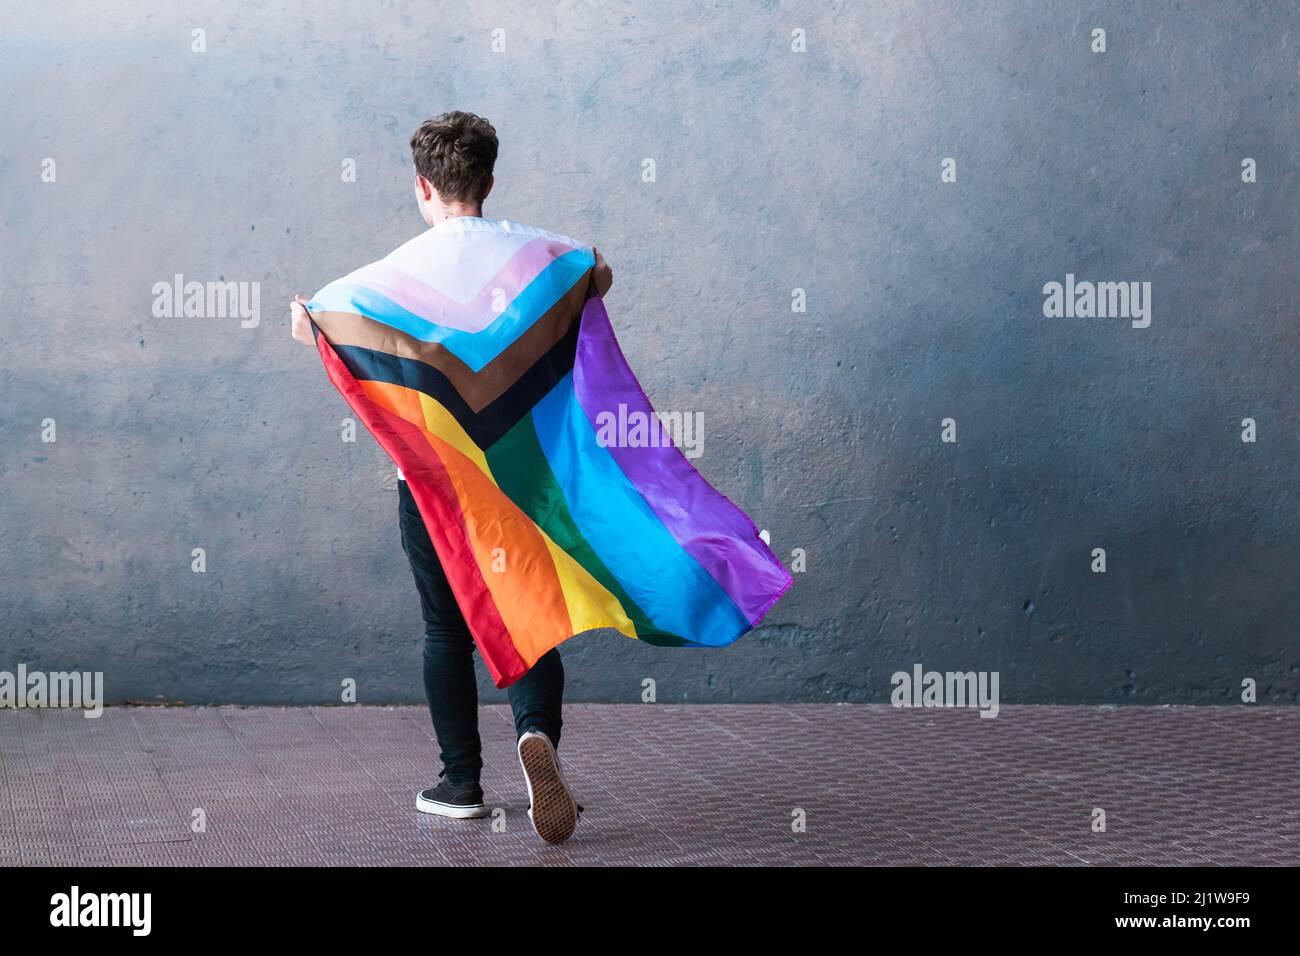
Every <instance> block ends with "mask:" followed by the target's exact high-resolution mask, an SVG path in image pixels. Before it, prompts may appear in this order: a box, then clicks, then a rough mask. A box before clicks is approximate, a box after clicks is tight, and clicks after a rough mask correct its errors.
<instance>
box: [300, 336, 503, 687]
mask: <svg viewBox="0 0 1300 956" xmlns="http://www.w3.org/2000/svg"><path fill="white" fill-rule="evenodd" d="M316 348H317V350H318V351H319V352H320V357H321V361H322V362H324V363H325V374H326V375H328V376H329V379H330V381H331V382H333V383H334V387H335V388H337V389H338V390H339V393H340V394H341V395H342V396H343V397H344V398H345V399H347V403H348V404H349V405H351V406H352V410H353V411H355V412H356V413H357V415H358V416H359V417H360V418H361V421H362V423H363V424H364V425H365V426H366V428H368V429H369V430H370V434H372V435H374V436H375V440H376V441H377V442H379V444H380V446H381V447H383V449H384V451H386V452H388V455H389V457H390V458H392V459H393V461H395V462H396V463H397V467H398V468H400V469H401V470H402V474H403V475H405V476H406V484H407V487H409V488H410V489H411V494H412V496H413V497H414V498H415V503H416V504H417V505H418V506H419V508H420V514H421V516H423V517H424V519H425V520H424V524H425V527H426V528H427V529H428V531H429V539H430V540H431V541H432V542H433V547H434V550H435V551H436V552H437V553H438V560H439V561H441V562H442V568H443V571H444V572H445V573H446V575H447V582H448V583H449V584H450V585H451V590H452V593H453V594H455V595H456V602H457V603H458V604H459V605H460V609H461V613H463V614H464V615H465V622H466V623H467V624H468V625H469V630H470V634H471V635H473V637H474V642H475V643H476V644H477V645H478V649H479V653H480V654H482V656H483V661H484V662H485V663H486V664H487V667H488V671H489V673H491V675H492V682H493V683H494V684H496V686H497V687H508V686H509V685H511V684H513V683H514V682H515V681H517V680H518V679H519V678H521V677H523V676H524V674H525V673H526V672H527V670H528V665H527V664H525V663H524V659H523V658H522V657H520V656H519V651H518V650H517V649H516V648H515V644H514V641H512V640H511V639H510V632H509V631H508V630H506V625H505V622H504V621H503V620H502V619H501V612H500V611H499V610H498V609H497V606H496V602H495V601H493V600H492V594H491V592H490V591H489V590H488V587H487V583H486V582H485V581H484V580H483V574H482V572H481V571H480V570H479V566H478V561H477V560H476V559H475V557H474V550H473V548H472V547H471V546H470V543H469V536H468V534H467V533H466V531H465V521H464V517H463V516H462V514H461V511H460V505H459V501H458V499H457V497H456V490H455V488H453V487H452V484H451V479H450V477H449V476H448V474H447V469H446V467H445V466H444V465H443V463H442V459H441V458H439V457H438V453H437V452H435V451H434V450H433V447H432V446H431V445H430V444H429V442H428V439H426V438H425V436H424V432H423V431H421V429H420V428H419V427H418V426H416V425H414V424H412V423H411V422H408V421H407V420H406V419H404V418H402V417H400V416H398V415H394V414H393V413H392V412H390V411H388V409H386V408H381V407H380V406H379V405H376V404H375V403H374V402H372V401H371V400H370V399H369V398H368V397H367V396H366V394H365V392H364V391H363V390H362V388H361V386H360V385H359V384H357V380H356V379H354V378H353V377H352V374H351V373H350V372H349V371H348V370H347V367H346V366H345V365H344V364H343V361H342V360H341V359H340V358H339V357H338V355H337V354H336V353H335V351H334V349H333V347H332V346H331V345H330V344H329V342H328V340H326V338H325V336H324V335H323V334H320V333H319V331H318V333H317V335H316ZM430 519H432V520H430Z"/></svg>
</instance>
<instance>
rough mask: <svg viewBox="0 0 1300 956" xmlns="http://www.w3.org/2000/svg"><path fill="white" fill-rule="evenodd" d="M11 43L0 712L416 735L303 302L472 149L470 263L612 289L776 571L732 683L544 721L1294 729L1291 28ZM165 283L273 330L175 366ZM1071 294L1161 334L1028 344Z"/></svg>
mask: <svg viewBox="0 0 1300 956" xmlns="http://www.w3.org/2000/svg"><path fill="white" fill-rule="evenodd" d="M5 6H6V11H5V28H4V30H3V33H2V34H0V95H2V96H3V110H2V115H3V120H2V122H3V129H4V133H5V135H4V137H3V142H2V143H0V186H2V189H3V223H4V231H3V236H2V239H0V241H2V243H3V245H2V247H0V322H3V324H4V331H5V343H6V350H5V351H6V355H5V360H4V362H3V372H0V383H2V385H3V399H4V400H3V404H2V405H0V476H2V480H3V494H2V495H0V535H2V541H3V546H2V547H0V669H3V670H13V669H14V667H15V666H16V665H17V664H18V663H19V662H25V663H26V664H27V665H28V666H29V667H32V668H44V669H64V668H71V667H76V668H81V669H89V670H102V671H104V672H105V675H106V682H107V690H108V696H109V698H110V699H111V700H114V701H121V700H167V701H175V700H184V701H188V702H230V701H234V702H249V703H252V702H295V703H301V702H321V701H323V702H327V701H336V700H338V699H339V693H340V691H339V688H340V682H341V681H342V680H343V679H344V678H348V677H351V678H355V679H356V680H357V682H358V688H359V696H360V699H361V700H362V701H363V702H369V703H379V702H386V701H415V700H418V699H419V698H420V693H421V691H420V679H419V661H420V627H419V614H418V607H417V602H416V596H415V592H414V590H413V588H412V584H411V581H410V577H409V572H408V570H407V567H406V565H405V563H404V558H403V555H402V553H401V550H400V546H399V541H398V533H397V525H396V513H395V512H396V508H397V504H396V499H395V495H394V493H393V490H392V487H393V486H392V483H391V468H390V467H388V466H387V465H386V463H385V460H384V459H383V457H382V453H381V452H380V451H379V450H378V448H377V446H375V444H374V443H373V441H372V440H371V439H370V438H369V436H366V435H364V434H363V436H362V437H361V439H360V440H359V441H358V442H356V443H355V444H345V443H343V442H342V441H341V440H340V421H341V419H342V418H343V417H344V416H345V414H346V413H347V409H346V406H345V405H344V403H343V401H342V399H341V398H340V397H339V396H338V395H337V393H336V392H334V390H333V389H332V388H331V387H330V385H329V384H328V383H327V381H326V379H325V377H324V375H323V373H322V371H321V369H320V368H319V363H318V362H317V360H316V359H315V357H314V356H313V354H312V353H311V352H310V351H308V350H307V349H305V348H303V347H302V346H300V345H297V344H296V343H294V342H292V341H290V339H289V337H288V332H287V325H288V318H287V309H286V303H287V301H288V300H289V298H290V297H291V295H292V294H293V293H294V292H295V291H300V292H303V293H305V294H309V293H311V292H313V291H314V290H315V289H316V288H317V287H319V286H320V285H322V284H323V283H324V282H326V281H327V280H329V279H331V278H333V277H335V276H337V275H339V274H341V273H343V272H345V271H347V270H349V269H351V268H353V267H355V266H357V265H360V264H362V263H364V262H367V261H369V260H372V259H374V258H376V257H378V256H379V255H382V254H383V253H385V252H387V251H388V250H389V249H390V248H391V247H393V246H395V245H397V244H398V243H399V242H401V241H403V240H405V239H406V238H408V237H410V236H411V235H413V234H414V233H415V232H416V231H417V230H418V229H419V228H420V227H421V224H420V222H419V220H418V218H417V216H416V210H415V207H414V203H413V202H412V199H411V187H410V182H409V180H410V177H411V173H410V170H409V153H408V149H407V145H406V142H407V138H408V137H409V134H410V133H411V131H412V130H413V129H414V127H415V126H416V125H418V123H419V122H420V121H421V120H422V119H424V118H425V117H426V116H429V115H431V114H434V113H437V112H440V111H443V110H446V109H452V108H461V109H469V110H474V111H477V112H480V113H482V114H484V115H486V116H487V117H489V118H490V119H491V120H492V121H493V122H494V123H495V124H496V125H497V128H498V130H499V131H500V133H501V136H502V151H501V159H500V163H499V166H498V169H497V189H496V192H495V193H494V195H493V197H492V200H491V201H490V203H489V205H488V209H487V213H488V214H489V215H495V216H504V217H509V218H513V219H517V220H521V221H524V222H530V223H535V224H538V225H542V226H545V227H548V228H552V229H555V230H557V231H561V232H565V233H569V234H571V235H576V236H580V237H585V238H587V239H588V240H589V241H591V242H594V243H595V244H597V245H598V246H599V247H600V248H601V250H602V251H603V252H604V253H605V255H606V256H607V258H608V259H609V260H610V262H611V263H612V264H613V265H614V267H615V270H616V273H617V282H616V286H615V289H614V291H613V292H612V293H611V295H610V296H609V299H608V304H609V308H610V311H611V314H612V316H613V318H614V321H615V324H616V327H617V328H618V329H619V331H620V334H621V336H622V341H623V343H624V347H625V349H626V350H627V352H628V354H629V356H630V358H631V361H632V363H633V366H634V367H635V368H636V369H637V370H638V372H639V374H640V375H641V378H642V381H643V383H644V384H645V386H646V388H647V390H648V392H649V394H650V395H651V396H652V398H653V399H654V400H655V402H656V404H657V405H658V406H659V407H660V408H662V409H668V410H690V411H701V412H703V413H704V421H705V428H706V432H705V452H704V455H703V457H702V458H701V459H700V460H699V462H698V464H699V466H700V468H701V470H702V471H703V472H704V474H705V475H706V476H707V477H708V478H709V479H710V480H712V481H713V482H714V483H715V484H716V485H717V486H718V487H719V488H721V489H722V490H723V491H725V492H726V493H727V494H728V495H730V496H731V497H732V498H733V499H734V500H735V501H736V502H737V503H739V504H740V505H741V506H742V507H744V508H745V509H746V510H747V511H749V512H750V513H751V514H752V515H754V516H755V520H756V521H757V522H758V523H759V524H760V526H763V527H766V528H768V529H769V530H770V532H771V535H772V540H773V545H774V547H775V548H776V550H777V551H778V553H780V554H782V555H790V554H791V552H792V551H793V550H794V549H796V548H801V549H805V551H806V555H807V570H806V571H804V572H802V573H800V574H798V575H797V581H796V586H795V588H794V589H793V591H792V592H791V593H790V594H789V595H788V596H787V597H786V598H785V599H784V600H783V601H782V603H781V604H780V605H779V606H778V607H777V608H776V609H775V611H774V612H773V613H772V614H771V615H770V617H769V618H768V620H767V622H766V623H765V625H764V626H763V627H762V628H761V629H760V630H758V631H757V632H755V633H752V634H750V635H748V636H747V637H745V638H744V639H742V640H741V641H740V642H739V643H738V644H737V645H734V646H733V647H731V648H728V649H725V650H716V651H698V650H697V651H688V650H673V649H658V648H651V647H642V646H639V645H637V644H636V643H634V642H631V641H627V640H625V639H622V638H617V637H613V636H606V635H604V634H596V635H590V636H584V637H582V638H579V639H577V640H575V641H572V642H570V644H569V645H567V649H566V662H567V665H568V674H569V686H570V694H571V697H573V698H574V699H583V700H637V699H639V694H640V691H641V686H642V684H641V682H642V680H643V679H644V678H647V677H650V678H654V679H655V681H656V684H657V691H658V699H659V700H660V701H677V700H688V701H697V702H698V701H718V702H724V701H756V700H763V701H772V700H776V701H781V700H792V701H793V700H853V701H862V700H876V701H878V700H885V699H887V696H888V693H889V690H890V686H889V675H890V674H891V673H892V672H894V671H897V670H910V669H911V667H912V665H913V664H914V663H917V662H920V663H922V664H923V665H924V666H925V667H926V668H927V669H928V668H935V669H940V670H946V669H963V670H966V669H976V670H997V671H999V673H1000V674H1001V696H1002V700H1003V702H1115V703H1156V702H1176V703H1232V702H1236V701H1237V700H1238V699H1239V694H1240V685H1241V681H1242V680H1243V679H1244V678H1253V679H1255V680H1256V681H1257V682H1258V686H1259V698H1260V700H1261V701H1273V702H1284V703H1294V702H1295V701H1296V699H1297V689H1298V687H1300V665H1298V664H1297V659H1298V658H1300V654H1298V652H1297V642H1298V639H1297V623H1296V622H1297V620H1300V594H1297V590H1296V587H1295V578H1296V570H1297V568H1298V567H1300V541H1298V539H1297V534H1296V528H1297V511H1298V505H1300V502H1297V487H1298V485H1300V481H1298V478H1297V476H1298V475H1300V453H1298V448H1297V437H1298V436H1300V428H1298V426H1300V422H1298V420H1297V409H1296V381H1297V377H1298V375H1300V359H1298V358H1297V349H1296V345H1295V342H1296V332H1297V322H1296V295H1295V293H1296V287H1297V278H1300V267H1297V265H1296V263H1297V258H1296V239H1297V224H1298V223H1300V202H1298V201H1297V195H1300V192H1298V190H1300V177H1298V176H1297V171H1296V157H1297V156H1298V155H1300V128H1298V125H1297V122H1296V117H1297V115H1298V113H1297V101H1296V99H1297V98H1296V88H1297V83H1298V82H1300V80H1298V78H1297V71H1296V56H1295V54H1296V50H1297V48H1300V29H1297V27H1298V25H1300V18H1298V17H1297V15H1296V14H1295V12H1294V11H1293V10H1290V5H1288V4H1281V3H1278V4H1273V3H1257V4H1256V3H1240V4H1212V3H1209V2H1208V0H1207V2H1201V3H1191V4H1187V3H1143V4H1114V3H1102V2H1084V3H1076V2H1064V0H1062V2H1041V0H1034V2H1029V0H1025V2H971V0H943V2H929V3H918V4H911V3H894V2H869V3H826V4H809V5H806V6H805V5H795V4H777V3H758V4H752V5H749V4H740V3H737V4H719V5H713V4H704V3H688V2H677V0H671V2H658V3H654V4H643V5H642V4H626V3H600V4H586V3H560V4H557V5H555V6H553V7H548V5H545V4H535V3H527V4H524V3H520V4H467V3H465V4H452V3H446V4H442V3H437V4H415V3H411V4H405V3H388V4H382V5H379V4H357V3H344V2H328V3H313V4H310V5H307V4H304V5H302V6H299V5H296V4H283V3H274V2H259V3H246V4H240V5H238V6H239V7H242V9H238V10H237V9H234V8H235V6H236V5H234V4H224V3H222V4H217V3H186V4H184V5H170V4H167V5H162V4H160V5H146V4H144V3H137V2H126V3H111V4H106V3H91V2H86V3H69V4H19V3H7V4H5ZM149 6H155V7H156V9H155V10H153V11H152V12H149V10H148V7H149ZM181 9H183V10H184V12H183V13H182V12H178V11H180V10H181ZM1095 27H1101V28H1104V29H1105V30H1106V38H1107V49H1106V51H1105V52H1104V53H1095V52H1092V50H1091V49H1090V45H1091V39H1090V33H1091V30H1092V29H1093V28H1095ZM495 28H502V29H504V30H505V34H504V37H505V50H504V52H493V50H492V41H493V35H492V31H493V30H494V29H495ZM796 28H798V29H802V30H804V31H806V36H807V50H806V52H802V53H800V52H795V51H794V50H792V49H791V46H792V39H791V31H792V30H795V29H796ZM195 29H203V30H204V31H206V33H205V39H206V52H195V51H194V50H193V49H192V44H193V43H194V40H193V34H192V31H193V30H195ZM347 158H351V159H354V160H355V162H356V169H357V176H356V182H344V181H342V176H341V175H340V171H341V167H342V164H343V162H344V160H345V159H347ZM647 158H651V159H653V160H654V161H655V164H656V167H655V168H656V176H657V179H656V181H655V182H654V183H646V182H643V181H642V168H643V166H642V163H643V160H644V159H647ZM945 158H952V159H954V160H955V161H956V172H957V180H956V182H952V183H945V182H942V181H941V171H942V169H941V164H942V161H943V160H944V159H945ZM1243 158H1251V159H1254V160H1255V161H1256V163H1257V170H1258V172H1257V181H1256V182H1254V183H1245V182H1243V181H1242V177H1241V163H1242V160H1243ZM46 159H53V160H54V161H55V164H56V165H55V167H54V169H55V174H56V178H55V181H54V182H43V181H42V173H43V171H44V170H46V169H47V168H48V167H47V166H46V165H43V164H44V161H45V160H46ZM176 273H181V274H183V275H184V276H185V278H186V279H187V280H200V281H208V280H218V279H224V280H233V281H239V282H254V283H259V284H260V286H259V288H260V297H261V298H260V306H261V318H260V323H259V324H258V325H256V327H252V328H241V326H240V322H239V320H238V319H222V318H188V319H187V318H158V317H155V316H154V315H153V314H152V305H153V302H154V294H153V291H152V290H153V285H154V283H156V282H160V281H169V280H170V279H171V277H172V276H173V275H175V274H176ZM1067 273H1073V274H1075V275H1076V276H1077V277H1078V278H1079V279H1080V280H1091V281H1121V280H1123V281H1130V280H1131V281H1139V282H1150V283H1151V289H1152V294H1151V304H1152V321H1151V324H1150V327H1149V328H1145V329H1135V328H1133V327H1132V324H1131V322H1129V321H1128V320H1125V319H1122V318H1111V319H1098V318H1092V319H1088V318H1047V317H1045V316H1044V314H1043V303H1044V296H1043V291H1042V290H1043V287H1044V284H1045V283H1048V282H1051V281H1061V282H1063V281H1064V279H1065V276H1066V274H1067ZM796 288H798V289H804V290H806V296H807V311H806V312H805V313H796V312H793V311H792V307H791V302H792V290H794V289H796ZM47 418H52V419H54V420H55V422H56V423H57V425H56V427H57V441H55V442H53V443H47V442H43V441H42V440H41V431H42V425H41V423H42V421H43V420H45V419H47ZM945 418H951V419H954V420H955V422H956V429H957V441H956V442H955V443H944V442H941V440H940V432H941V424H940V423H941V421H942V420H943V419H945ZM1244 418H1253V419H1255V421H1256V422H1257V429H1258V440H1257V441H1256V442H1254V443H1245V442H1243V441H1242V440H1241V433H1242V424H1241V423H1242V420H1243V419H1244ZM196 547H202V548H204V549H206V554H207V570H206V572H205V573H202V574H197V573H194V572H193V571H192V570H191V560H192V559H191V551H192V549H194V548H196ZM1098 547H1100V548H1104V549H1105V550H1106V555H1107V571H1106V573H1104V574H1097V573H1093V572H1092V571H1091V570H1090V563H1091V561H1092V557H1091V552H1092V550H1093V549H1094V548H1098ZM484 686H485V688H487V687H489V685H488V684H487V682H486V678H485V679H484ZM496 695H497V692H496V691H490V693H488V694H486V695H485V699H488V700H491V699H497V696H496Z"/></svg>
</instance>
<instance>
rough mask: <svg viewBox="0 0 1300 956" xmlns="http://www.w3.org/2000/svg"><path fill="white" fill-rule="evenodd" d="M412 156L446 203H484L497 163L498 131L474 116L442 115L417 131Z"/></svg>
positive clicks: (457, 113) (413, 141) (467, 114)
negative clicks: (493, 169)
mask: <svg viewBox="0 0 1300 956" xmlns="http://www.w3.org/2000/svg"><path fill="white" fill-rule="evenodd" d="M411 156H412V158H413V159H414V160H415V171H416V172H417V173H419V174H420V175H421V176H423V177H424V178H425V179H427V180H429V182H430V183H431V184H432V185H433V188H434V189H436V190H437V191H438V196H439V198H441V199H442V200H443V202H473V203H481V202H482V201H483V199H484V197H486V196H487V191H488V184H489V183H490V182H491V179H492V168H493V167H494V166H495V165H496V161H497V131H496V130H495V129H493V128H492V124H491V123H489V122H488V121H487V120H485V119H484V118H483V117H481V116H475V115H474V114H473V113H461V112H452V113H443V114H442V115H441V116H435V117H434V118H433V119H431V120H425V121H424V123H423V124H421V126H420V128H419V129H417V130H416V131H415V135H414V136H412V137H411Z"/></svg>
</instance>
